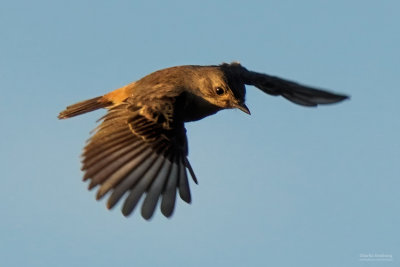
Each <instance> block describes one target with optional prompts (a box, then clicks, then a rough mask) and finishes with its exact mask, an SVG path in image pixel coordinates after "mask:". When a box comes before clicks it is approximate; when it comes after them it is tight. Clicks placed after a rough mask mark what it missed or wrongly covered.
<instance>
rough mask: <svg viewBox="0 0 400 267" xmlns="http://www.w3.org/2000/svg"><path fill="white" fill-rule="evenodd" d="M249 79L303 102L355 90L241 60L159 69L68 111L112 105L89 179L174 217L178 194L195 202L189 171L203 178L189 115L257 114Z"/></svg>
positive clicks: (86, 166)
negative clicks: (192, 155)
mask: <svg viewBox="0 0 400 267" xmlns="http://www.w3.org/2000/svg"><path fill="white" fill-rule="evenodd" d="M245 85H253V86H255V87H257V88H259V89H260V90H262V91H263V92H265V93H267V94H269V95H273V96H279V95H280V96H283V97H284V98H286V99H288V100H289V101H291V102H293V103H296V104H298V105H302V106H309V107H313V106H317V105H320V104H332V103H337V102H340V101H342V100H344V99H347V98H348V97H347V96H346V95H342V94H335V93H331V92H328V91H325V90H320V89H315V88H312V87H308V86H304V85H300V84H298V83H295V82H292V81H288V80H285V79H281V78H278V77H275V76H270V75H267V74H262V73H258V72H254V71H249V70H247V69H246V68H244V67H243V66H242V65H240V63H236V62H234V63H231V64H227V63H223V64H221V65H212V66H196V65H187V66H177V67H171V68H166V69H162V70H159V71H156V72H153V73H151V74H149V75H147V76H145V77H143V78H141V79H140V80H138V81H135V82H132V83H130V84H128V85H126V86H123V87H121V88H119V89H116V90H114V91H112V92H110V93H108V94H105V95H103V96H99V97H95V98H92V99H89V100H85V101H82V102H79V103H76V104H74V105H71V106H68V107H67V108H66V109H65V110H64V111H62V112H61V113H60V114H59V116H58V118H59V119H67V118H71V117H74V116H77V115H81V114H84V113H87V112H90V111H94V110H97V109H100V108H106V109H108V112H107V114H106V115H105V116H103V117H102V118H101V119H100V121H101V124H100V125H99V126H98V127H97V128H96V129H95V131H94V134H93V135H92V137H91V138H90V139H89V140H88V143H87V145H86V146H85V148H84V151H83V154H82V170H83V171H84V177H83V180H90V183H89V189H93V188H95V187H98V190H97V195H96V198H97V199H101V198H102V197H104V196H105V195H106V194H108V193H109V198H108V201H107V207H108V208H110V209H111V208H112V207H114V206H115V205H116V204H117V203H118V202H119V200H121V199H122V198H123V199H124V203H123V205H122V213H123V215H125V216H128V215H129V214H131V213H132V211H133V210H134V208H135V207H136V206H137V204H138V202H139V200H140V199H141V198H142V197H143V196H144V201H143V204H142V207H141V214H142V216H143V218H145V219H150V218H151V217H152V216H153V214H154V212H155V209H156V206H157V203H158V202H159V200H160V202H161V205H160V209H161V212H162V214H164V216H166V217H170V216H171V215H172V213H173V211H174V207H175V201H176V195H177V194H178V193H179V196H180V198H181V199H182V200H183V201H185V202H187V203H190V202H191V193H190V188H189V181H188V176H189V174H190V176H191V178H192V179H193V181H194V182H195V183H196V184H197V178H196V175H195V173H194V171H193V169H192V167H191V165H190V163H189V160H188V158H187V157H188V141H187V137H186V129H185V122H190V121H196V120H200V119H202V118H204V117H207V116H209V115H212V114H215V113H217V112H218V111H220V110H223V109H233V108H237V109H240V110H241V111H243V112H245V113H247V114H250V111H249V109H248V107H247V106H246V104H245V95H246V88H245Z"/></svg>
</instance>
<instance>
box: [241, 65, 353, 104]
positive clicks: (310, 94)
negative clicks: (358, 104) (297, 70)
mask: <svg viewBox="0 0 400 267" xmlns="http://www.w3.org/2000/svg"><path fill="white" fill-rule="evenodd" d="M240 75H241V78H242V80H243V82H244V83H245V84H249V85H254V86H256V87H257V88H259V89H261V90H262V91H263V92H265V93H267V94H270V95H281V96H283V97H284V98H286V99H288V100H290V101H292V102H293V103H296V104H298V105H302V106H310V107H312V106H317V105H320V104H332V103H336V102H340V101H342V100H344V99H347V98H348V96H346V95H341V94H335V93H331V92H328V91H325V90H320V89H316V88H312V87H308V86H304V85H301V84H298V83H295V82H292V81H288V80H285V79H281V78H279V77H275V76H270V75H267V74H263V73H258V72H254V71H248V70H246V69H243V70H242V72H241V74H240Z"/></svg>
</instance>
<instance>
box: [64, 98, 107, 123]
mask: <svg viewBox="0 0 400 267" xmlns="http://www.w3.org/2000/svg"><path fill="white" fill-rule="evenodd" d="M110 105H112V102H111V101H104V98H103V97H102V96H98V97H95V98H92V99H88V100H84V101H81V102H78V103H76V104H73V105H71V106H68V107H67V108H66V109H65V110H63V111H61V112H60V114H59V115H58V118H59V119H68V118H71V117H75V116H78V115H81V114H84V113H87V112H90V111H94V110H96V109H99V108H105V107H108V106H110Z"/></svg>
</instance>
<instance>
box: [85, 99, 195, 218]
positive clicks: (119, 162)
mask: <svg viewBox="0 0 400 267" xmlns="http://www.w3.org/2000/svg"><path fill="white" fill-rule="evenodd" d="M187 151H188V149H187V138H186V129H185V128H184V125H183V122H181V121H175V120H174V99H173V98H164V99H156V100H154V99H153V100H152V101H148V103H142V102H139V103H137V102H135V101H133V100H132V99H129V98H128V99H127V100H126V101H124V102H123V103H122V104H120V105H118V106H115V107H113V108H112V109H110V110H109V111H108V113H107V114H106V115H105V116H104V117H103V118H102V123H101V124H100V125H99V126H98V127H97V128H96V130H95V133H94V135H93V136H92V137H91V138H90V139H89V141H88V144H87V145H86V147H85V149H84V152H83V155H82V156H83V160H82V162H83V167H82V170H84V171H85V175H84V180H87V179H90V184H89V189H92V188H94V187H95V186H97V185H99V186H100V187H99V189H98V191H97V199H100V198H102V197H103V196H104V195H105V194H107V193H108V192H110V191H111V194H110V196H109V198H108V202H107V207H108V208H112V207H113V206H114V205H115V204H116V203H117V202H118V201H119V200H120V199H121V198H122V197H123V196H124V195H125V194H126V198H125V202H124V204H123V208H122V213H123V214H124V215H125V216H127V215H129V214H130V213H131V212H132V211H133V209H134V208H135V206H136V205H137V203H138V201H139V200H140V198H141V196H142V195H145V198H144V202H143V205H142V216H143V217H144V218H145V219H149V218H150V217H151V216H152V215H153V213H154V211H155V208H156V205H157V202H158V199H159V198H160V196H161V198H162V200H161V212H162V213H163V214H164V215H165V216H166V217H169V216H171V215H172V212H173V210H174V206H175V199H176V192H177V190H178V191H179V195H180V197H181V198H182V200H184V201H185V202H188V203H190V202H191V195H190V189H189V183H188V175H187V170H186V169H188V170H189V172H190V174H191V176H192V178H193V180H194V181H195V182H196V183H197V180H196V177H195V175H194V173H193V170H192V168H191V166H190V163H189V161H188V159H187V154H188V152H187Z"/></svg>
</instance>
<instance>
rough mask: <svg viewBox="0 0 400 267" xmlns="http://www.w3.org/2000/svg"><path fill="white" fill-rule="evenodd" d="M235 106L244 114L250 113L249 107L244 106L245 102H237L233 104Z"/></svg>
mask: <svg viewBox="0 0 400 267" xmlns="http://www.w3.org/2000/svg"><path fill="white" fill-rule="evenodd" d="M235 108H238V109H240V110H241V111H243V112H244V113H246V114H249V115H251V113H250V110H249V108H248V107H247V106H246V104H245V103H238V104H236V105H235Z"/></svg>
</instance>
